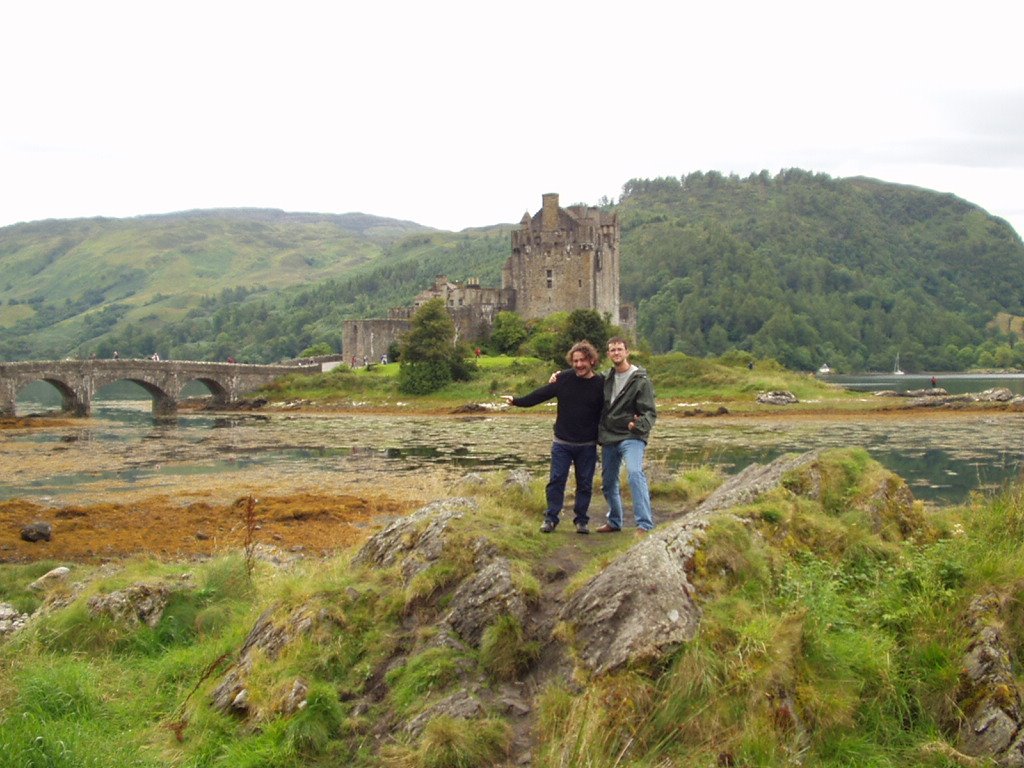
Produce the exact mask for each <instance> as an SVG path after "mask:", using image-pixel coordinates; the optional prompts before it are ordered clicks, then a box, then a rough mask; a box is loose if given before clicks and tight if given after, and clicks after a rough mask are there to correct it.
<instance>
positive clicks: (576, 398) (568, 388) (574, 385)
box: [512, 369, 604, 443]
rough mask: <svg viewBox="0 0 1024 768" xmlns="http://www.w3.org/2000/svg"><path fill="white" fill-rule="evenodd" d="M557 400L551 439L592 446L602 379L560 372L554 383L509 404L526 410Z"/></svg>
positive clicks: (599, 405)
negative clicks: (553, 434) (553, 432)
mask: <svg viewBox="0 0 1024 768" xmlns="http://www.w3.org/2000/svg"><path fill="white" fill-rule="evenodd" d="M552 397H557V398H558V410H557V415H556V416H555V437H556V438H557V439H558V440H564V441H565V442H567V443H593V442H595V441H596V440H597V425H598V423H599V422H600V421H601V408H602V407H603V406H604V376H602V375H601V374H599V373H595V374H594V375H593V376H591V377H590V378H589V379H581V378H580V377H579V376H577V375H576V372H575V371H573V370H571V369H570V370H568V371H562V372H561V373H559V374H558V379H557V380H556V381H555V383H554V384H545V385H544V386H543V387H541V388H540V389H535V390H533V392H531V393H530V394H528V395H523V396H522V397H514V398H512V405H517V406H519V407H520V408H530V407H531V406H534V405H537V404H538V403H543V402H545V401H547V400H550V399H551V398H552Z"/></svg>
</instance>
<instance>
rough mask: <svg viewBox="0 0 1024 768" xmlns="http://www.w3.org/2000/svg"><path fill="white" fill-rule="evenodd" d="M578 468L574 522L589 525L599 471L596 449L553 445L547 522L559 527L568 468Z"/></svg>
mask: <svg viewBox="0 0 1024 768" xmlns="http://www.w3.org/2000/svg"><path fill="white" fill-rule="evenodd" d="M570 466H574V467H575V468H576V501H575V503H573V505H572V510H573V513H574V514H573V522H576V523H584V524H585V523H586V522H587V521H588V520H589V519H590V518H589V517H587V510H588V509H590V497H591V495H592V494H593V492H594V470H595V469H596V468H597V446H596V445H566V444H565V443H552V444H551V477H550V479H549V480H548V485H547V489H546V491H547V499H548V508H547V511H546V512H544V519H545V520H550V521H551V522H552V523H554V524H555V525H557V524H558V515H559V514H560V513H561V511H562V504H563V503H565V483H566V481H567V480H568V479H569V467H570Z"/></svg>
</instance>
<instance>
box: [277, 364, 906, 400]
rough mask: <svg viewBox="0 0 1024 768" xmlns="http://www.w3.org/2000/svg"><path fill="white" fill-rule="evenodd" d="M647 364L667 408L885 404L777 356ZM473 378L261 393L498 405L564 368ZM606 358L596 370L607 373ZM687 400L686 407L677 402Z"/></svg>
mask: <svg viewBox="0 0 1024 768" xmlns="http://www.w3.org/2000/svg"><path fill="white" fill-rule="evenodd" d="M631 359H632V360H633V361H634V362H635V363H636V364H637V365H641V366H643V367H645V368H647V370H648V373H649V374H650V375H651V379H652V381H653V383H654V389H655V393H656V395H657V397H658V401H659V406H660V407H661V408H662V410H663V412H666V413H667V412H671V411H672V410H676V409H679V408H680V407H681V408H682V410H683V411H686V410H693V409H694V408H697V407H699V408H700V409H701V410H703V411H708V412H713V411H715V410H716V409H717V408H719V407H726V408H727V409H728V410H729V411H730V412H736V413H758V412H777V410H778V406H766V405H760V404H758V403H757V402H756V397H757V395H758V394H759V393H760V392H765V391H769V390H788V391H791V392H793V393H794V394H795V395H796V396H797V397H798V398H799V400H800V401H801V402H800V403H797V404H794V405H791V406H787V407H786V410H787V412H815V411H820V410H822V409H823V408H825V409H835V410H844V411H845V410H850V411H859V410H871V409H877V408H878V407H880V406H882V405H884V404H886V403H885V402H884V401H883V400H879V399H877V398H873V399H865V398H864V397H863V395H862V394H858V393H853V392H848V391H845V390H842V389H840V388H837V387H834V386H831V385H828V384H824V383H822V382H820V381H819V380H818V379H816V378H815V377H814V376H811V375H809V374H801V373H794V372H791V371H786V370H785V369H783V368H781V367H780V366H779V365H777V364H776V363H774V362H772V361H760V362H758V363H757V364H756V365H755V367H754V368H753V369H748V368H747V367H746V365H735V364H733V365H730V364H728V363H727V362H723V361H722V360H715V359H705V358H695V357H688V356H687V355H683V354H681V353H671V354H666V355H644V354H636V355H635V356H634V357H633V358H631ZM474 362H475V364H476V366H477V373H476V376H475V378H474V379H473V380H472V381H466V382H454V383H452V384H450V385H448V386H447V387H445V388H443V389H441V390H439V391H437V392H434V393H432V394H429V395H422V396H412V395H404V394H402V393H400V392H399V391H398V369H399V364H398V363H389V364H388V365H375V366H373V367H372V368H371V369H366V368H357V369H354V370H353V369H351V368H349V367H347V366H339V367H338V368H335V369H333V370H331V371H329V372H327V373H323V374H302V375H298V374H296V375H292V376H287V377H284V378H282V379H280V380H279V381H278V382H276V383H275V384H274V385H272V386H271V387H269V388H267V389H266V390H264V392H263V393H262V394H263V395H264V396H266V397H267V398H268V399H270V400H271V401H274V402H281V401H297V400H307V401H314V402H315V403H316V404H317V405H321V406H326V407H332V406H333V407H347V406H351V405H352V404H353V403H354V402H356V403H359V404H360V405H362V406H370V407H373V406H377V407H395V406H396V404H398V403H401V404H402V407H407V408H419V409H423V410H437V409H452V408H455V407H458V406H461V405H465V404H467V403H491V404H493V405H495V406H497V405H501V404H502V401H501V399H500V395H503V394H526V393H527V392H530V391H532V390H533V389H536V388H537V387H540V386H542V385H543V384H546V383H547V381H548V377H549V376H550V375H551V373H552V371H555V370H558V369H561V368H564V367H565V366H564V365H559V366H556V365H554V364H553V363H551V362H545V361H542V360H538V359H537V358H530V357H506V356H503V355H499V356H489V355H484V356H482V357H480V358H479V359H476V360H475V361H474ZM607 368H608V363H607V361H604V362H603V363H602V364H601V365H600V366H599V370H600V371H604V370H607ZM680 403H683V404H685V405H683V406H680V405H679V404H680Z"/></svg>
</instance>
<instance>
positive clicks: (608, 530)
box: [596, 523, 622, 533]
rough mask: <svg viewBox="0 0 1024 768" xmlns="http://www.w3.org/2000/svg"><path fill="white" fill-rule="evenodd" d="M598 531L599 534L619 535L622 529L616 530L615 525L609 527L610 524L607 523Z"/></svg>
mask: <svg viewBox="0 0 1024 768" xmlns="http://www.w3.org/2000/svg"><path fill="white" fill-rule="evenodd" d="M596 530H597V532H598V533H618V532H619V531H621V530H622V529H621V528H616V527H615V526H614V525H608V523H605V524H604V525H602V526H601V527H600V528H597V529H596Z"/></svg>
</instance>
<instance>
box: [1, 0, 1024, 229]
mask: <svg viewBox="0 0 1024 768" xmlns="http://www.w3.org/2000/svg"><path fill="white" fill-rule="evenodd" d="M1022 36H1024V3H1020V2H1019V0H1012V2H1011V1H1009V0H999V1H998V2H994V1H989V0H977V2H974V3H970V4H968V3H963V2H957V3H953V2H947V0H931V1H930V2H918V1H917V0H886V2H874V1H873V0H860V1H859V2H845V0H832V1H831V2H824V1H823V0H815V1H814V2H787V1H786V0H776V1H775V2H771V3H769V2H764V0H761V2H746V1H743V2H730V1H729V0H715V1H714V2H711V1H710V0H708V1H707V2H701V3H692V2H683V1H681V0H675V2H672V1H671V0H659V1H658V2H649V1H648V0H620V1H619V2H606V1H605V0H588V1H587V2H575V1H569V0H566V1H564V2H562V1H560V0H546V1H545V2H537V1H535V0H518V1H517V2H515V3H511V2H486V1H485V0H473V1H472V2H461V1H460V2H456V1H453V0H435V2H432V3H427V2H422V0H418V1H416V2H407V1H405V0H401V1H398V0H395V1H392V0H375V2H373V3H363V2H359V3H348V2H340V1H337V2H333V1H332V2H323V1H319V0H317V1H314V0H289V1H288V2H263V1H262V0H247V1H246V2H234V1H227V0H225V1H223V2H219V1H218V0H202V2H193V0H181V1H180V2H174V3H168V2H161V1H160V0H153V2H139V0H131V2H110V1H108V0H94V1H93V2H87V3H83V2H81V0H75V2H67V1H66V0H53V1H52V2H47V1H46V0H44V1H43V2H38V3H28V2H24V3H14V4H12V5H11V7H8V8H6V9H5V11H4V21H3V27H2V28H0V71H2V72H3V73H4V75H3V78H2V80H0V104H2V105H3V110H2V112H0V226H6V225H8V224H13V223H16V222H21V221H34V220H39V219H50V218H75V217H82V216H112V217H125V216H136V215H143V214H152V213H167V212H172V211H181V210H191V209H198V208H222V207H231V208H235V207H259V208H278V209H283V210H286V211H307V212H323V213H347V212H352V211H359V212H363V213H370V214H376V215H379V216H387V217H391V218H396V219H403V220H409V221H415V222H417V223H419V224H423V225H426V226H430V227H436V228H439V229H448V230H455V231H458V230H461V229H464V228H467V227H479V226H487V225H492V224H498V223H506V222H507V223H515V222H518V221H519V219H520V218H521V217H522V215H523V213H524V212H530V213H533V212H535V211H537V210H538V209H539V208H540V206H541V195H542V194H544V193H546V192H557V193H559V195H560V200H561V203H562V204H563V205H570V204H574V203H587V204H591V205H596V204H598V202H599V201H600V200H601V199H602V198H608V199H610V200H613V201H614V200H617V199H618V197H619V195H620V194H621V192H622V187H623V185H624V184H625V183H626V182H627V181H629V180H630V179H634V178H655V177H664V176H676V177H679V176H683V175H686V174H688V173H691V172H693V171H711V170H715V171H719V172H721V173H724V174H730V173H736V174H739V175H740V176H747V175H749V174H750V173H757V172H759V171H761V170H762V169H767V170H768V171H769V172H770V173H772V174H775V173H778V172H779V171H780V170H782V169H784V168H802V169H805V170H809V171H814V172H817V173H826V174H829V175H830V176H833V177H849V176H869V177H873V178H877V179H881V180H884V181H889V182H895V183H900V184H910V185H915V186H919V187H925V188H929V189H934V190H937V191H940V192H949V193H952V194H954V195H956V196H958V197H961V198H963V199H965V200H968V201H970V202H972V203H975V204H977V205H979V206H981V207H982V208H984V209H985V210H987V211H988V212H989V213H991V214H993V215H995V216H999V217H1001V218H1003V219H1005V220H1007V221H1008V222H1010V224H1011V225H1013V226H1014V228H1015V229H1016V230H1017V232H1018V233H1022V234H1024V57H1022V55H1021V53H1020V52H1021V50H1022Z"/></svg>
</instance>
